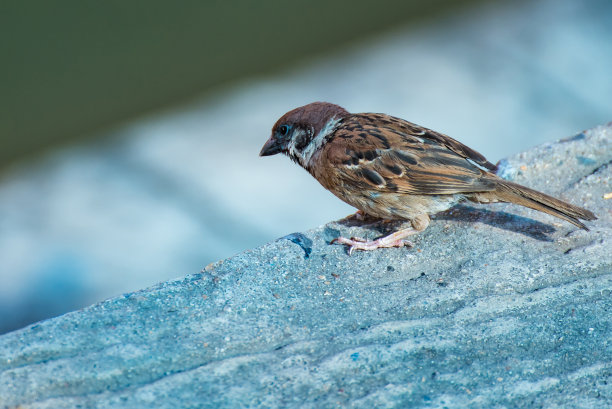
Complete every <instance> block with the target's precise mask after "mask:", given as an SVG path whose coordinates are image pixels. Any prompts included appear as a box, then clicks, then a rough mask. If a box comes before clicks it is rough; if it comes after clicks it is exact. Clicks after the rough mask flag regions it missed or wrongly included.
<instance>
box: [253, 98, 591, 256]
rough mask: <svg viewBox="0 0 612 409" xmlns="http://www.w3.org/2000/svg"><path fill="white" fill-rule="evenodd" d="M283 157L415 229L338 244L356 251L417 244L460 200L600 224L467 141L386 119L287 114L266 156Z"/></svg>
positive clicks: (317, 109) (318, 111)
mask: <svg viewBox="0 0 612 409" xmlns="http://www.w3.org/2000/svg"><path fill="white" fill-rule="evenodd" d="M277 153H283V154H285V155H287V156H289V158H291V159H292V160H293V161H294V162H296V163H298V164H299V165H300V166H302V167H303V168H304V169H306V170H307V171H308V172H309V173H310V174H311V175H312V176H313V177H314V178H315V179H317V180H318V181H319V183H321V185H323V187H324V188H326V189H327V190H329V191H330V192H332V193H333V194H334V195H336V196H337V197H338V198H340V199H341V200H343V201H344V202H346V203H348V204H349V205H351V206H353V207H356V208H357V209H359V210H360V212H358V213H357V214H358V215H361V216H365V215H370V216H373V217H376V218H381V219H386V220H408V221H410V224H411V226H410V227H408V228H404V229H401V230H398V231H396V232H394V233H392V234H389V235H388V236H385V237H382V238H379V239H377V240H372V241H366V240H364V239H360V238H351V239H349V238H345V237H338V238H337V239H335V240H334V242H336V243H341V244H345V245H348V246H350V249H349V253H352V251H353V250H374V249H377V248H381V247H402V246H404V245H412V244H411V243H410V242H408V241H407V240H405V238H406V237H408V236H410V235H413V234H416V233H419V232H421V231H423V230H425V229H426V228H427V226H428V225H429V221H430V218H429V215H431V214H434V213H437V212H440V211H444V210H446V209H448V208H450V207H451V206H453V205H455V204H456V203H458V202H460V201H462V200H466V199H467V200H470V201H473V202H477V203H495V202H510V203H515V204H518V205H521V206H526V207H529V208H531V209H535V210H539V211H541V212H544V213H548V214H550V215H553V216H556V217H558V218H560V219H563V220H565V221H568V222H569V223H572V224H574V225H575V226H578V227H580V228H582V229H585V230H588V229H587V227H586V226H585V225H584V224H583V223H582V222H581V221H580V219H582V220H595V219H596V217H595V215H594V214H593V213H592V212H590V211H589V210H586V209H583V208H581V207H578V206H574V205H572V204H569V203H566V202H563V201H561V200H559V199H556V198H554V197H551V196H548V195H546V194H544V193H541V192H538V191H536V190H533V189H530V188H528V187H525V186H521V185H519V184H516V183H512V182H509V181H507V180H503V179H501V178H500V177H498V176H497V175H496V174H495V173H494V172H495V170H496V166H495V165H493V164H492V163H490V162H489V161H487V159H486V158H485V157H484V156H483V155H481V154H480V153H478V152H476V151H475V150H473V149H471V148H469V147H467V146H465V145H464V144H462V143H461V142H458V141H456V140H454V139H452V138H451V137H449V136H446V135H444V134H441V133H438V132H435V131H432V130H431V129H427V128H424V127H422V126H419V125H415V124H413V123H411V122H408V121H405V120H403V119H400V118H395V117H392V116H389V115H385V114H375V113H360V114H351V113H349V112H348V111H346V110H345V109H344V108H342V107H340V106H338V105H335V104H331V103H327V102H314V103H312V104H308V105H305V106H302V107H299V108H296V109H294V110H292V111H289V112H287V113H286V114H285V115H283V116H282V117H281V118H280V119H279V120H278V121H277V122H276V124H274V127H273V128H272V136H271V137H270V139H268V141H267V142H266V144H265V145H264V146H263V148H262V150H261V152H260V154H259V155H260V156H269V155H275V154H277Z"/></svg>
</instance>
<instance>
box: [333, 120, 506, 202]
mask: <svg viewBox="0 0 612 409" xmlns="http://www.w3.org/2000/svg"><path fill="white" fill-rule="evenodd" d="M326 151H327V152H326V156H327V158H328V160H329V161H330V162H331V163H332V164H333V165H334V166H335V169H336V170H337V172H338V173H337V176H338V177H340V179H342V181H341V183H343V184H344V185H346V186H355V187H357V188H359V189H368V190H369V189H375V190H377V191H381V192H397V193H405V194H418V195H438V194H457V193H470V192H485V191H491V190H494V189H495V183H494V182H493V181H492V180H491V179H490V178H487V177H483V176H485V175H486V174H487V172H486V170H485V169H488V170H494V169H495V166H494V165H493V164H491V163H490V162H488V161H487V160H486V159H485V158H484V156H482V155H481V154H480V153H478V152H476V151H474V150H473V149H470V148H468V147H467V146H465V145H463V144H461V143H460V142H458V141H456V140H454V139H452V138H450V137H448V136H446V135H443V134H440V133H437V132H434V131H431V130H429V129H426V128H422V127H419V126H418V125H415V124H412V123H410V122H407V121H404V120H402V119H398V118H394V117H391V116H388V115H383V114H368V115H363V114H356V115H352V116H350V117H348V118H345V119H344V120H343V123H342V124H341V126H340V128H339V129H338V130H337V131H336V134H335V136H334V138H333V139H331V140H330V141H329V142H328V146H327V147H326Z"/></svg>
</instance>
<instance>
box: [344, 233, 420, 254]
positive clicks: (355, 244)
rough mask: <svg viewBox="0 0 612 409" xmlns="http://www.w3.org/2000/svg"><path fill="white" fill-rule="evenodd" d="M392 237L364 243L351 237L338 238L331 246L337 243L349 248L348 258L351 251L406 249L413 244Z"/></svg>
mask: <svg viewBox="0 0 612 409" xmlns="http://www.w3.org/2000/svg"><path fill="white" fill-rule="evenodd" d="M392 236H393V235H389V236H386V237H382V238H380V239H377V240H372V241H366V240H364V239H362V238H360V237H352V238H350V239H347V238H346V237H342V236H340V237H338V238H336V239H334V240H332V244H334V243H339V244H345V245H347V246H350V247H349V252H348V253H349V256H350V255H352V254H353V251H355V250H363V251H369V250H376V249H379V248H389V247H404V246H408V247H412V246H413V244H412V243H411V242H409V241H408V240H404V239H401V238H400V239H398V238H395V237H392Z"/></svg>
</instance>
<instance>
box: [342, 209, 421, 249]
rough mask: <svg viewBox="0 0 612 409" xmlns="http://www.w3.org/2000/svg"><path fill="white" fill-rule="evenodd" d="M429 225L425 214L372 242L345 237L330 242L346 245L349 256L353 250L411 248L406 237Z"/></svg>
mask: <svg viewBox="0 0 612 409" xmlns="http://www.w3.org/2000/svg"><path fill="white" fill-rule="evenodd" d="M428 225H429V216H428V215H427V214H424V215H420V216H417V217H415V218H414V219H412V220H411V226H410V227H408V228H406V229H401V230H398V231H396V232H394V233H391V234H389V235H388V236H384V237H381V238H379V239H376V240H372V241H365V240H363V239H361V238H358V237H353V238H350V239H347V238H346V237H342V236H340V237H338V238H336V239H334V240H332V244H333V243H340V244H346V245H347V246H350V247H349V255H351V254H353V251H355V250H363V251H368V250H375V249H378V248H384V247H404V246H408V247H412V243H411V242H409V241H408V240H405V238H406V237H408V236H412V235H413V234H417V233H420V232H422V231H423V230H425V229H426V228H427V226H428Z"/></svg>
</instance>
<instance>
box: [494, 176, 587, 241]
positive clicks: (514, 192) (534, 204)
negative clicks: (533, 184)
mask: <svg viewBox="0 0 612 409" xmlns="http://www.w3.org/2000/svg"><path fill="white" fill-rule="evenodd" d="M496 182H497V188H496V189H495V191H494V192H491V193H495V197H496V198H497V199H498V200H499V201H504V202H510V203H515V204H518V205H521V206H525V207H529V208H531V209H534V210H539V211H540V212H544V213H548V214H550V215H552V216H555V217H558V218H560V219H563V220H565V221H568V222H570V223H572V224H573V225H575V226H578V227H580V228H581V229H584V230H589V229H588V228H587V227H586V226H585V225H584V223H582V222H581V221H580V219H582V220H595V219H597V217H596V216H595V215H594V214H593V212H591V211H589V210H587V209H583V208H582V207H578V206H574V205H572V204H569V203H566V202H564V201H562V200H559V199H555V198H554V197H552V196H548V195H546V194H544V193H542V192H538V191H537V190H533V189H529V188H528V187H525V186H521V185H519V184H516V183H512V182H508V181H507V180H496Z"/></svg>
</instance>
